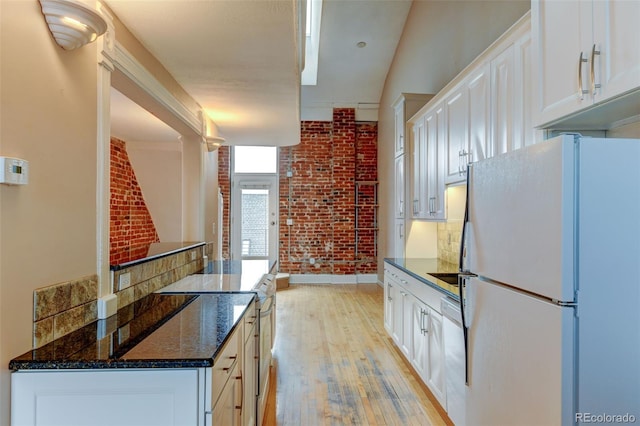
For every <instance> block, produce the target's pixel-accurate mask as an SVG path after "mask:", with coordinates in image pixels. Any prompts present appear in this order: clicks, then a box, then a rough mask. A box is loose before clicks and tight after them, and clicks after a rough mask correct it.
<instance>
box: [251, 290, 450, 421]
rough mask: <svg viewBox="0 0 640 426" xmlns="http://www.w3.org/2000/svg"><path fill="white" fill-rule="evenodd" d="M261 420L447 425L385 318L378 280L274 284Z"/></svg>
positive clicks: (442, 414)
mask: <svg viewBox="0 0 640 426" xmlns="http://www.w3.org/2000/svg"><path fill="white" fill-rule="evenodd" d="M276 297H277V305H276V306H277V311H276V324H277V325H276V343H275V347H274V366H273V367H272V368H271V389H270V393H269V397H268V401H267V407H266V413H265V418H264V422H263V425H268V426H271V425H421V426H424V425H445V424H446V425H451V422H450V421H449V419H448V418H447V417H446V414H444V413H443V412H442V410H441V408H440V407H439V406H438V405H437V403H435V402H432V400H433V401H435V399H433V396H432V395H430V393H429V391H428V389H427V388H426V387H425V386H424V385H423V384H422V383H421V382H420V381H419V378H418V376H417V375H416V374H415V371H413V369H412V368H411V367H410V366H409V365H408V363H406V362H405V360H404V358H403V357H402V355H401V354H400V353H399V352H398V350H397V349H396V348H395V346H394V345H393V343H392V341H391V339H390V337H389V335H388V334H387V332H386V331H385V329H384V324H383V315H384V313H383V290H382V288H381V287H380V286H378V285H376V284H358V285H335V284H332V285H291V286H290V287H289V288H287V289H283V290H278V293H277V296H276Z"/></svg>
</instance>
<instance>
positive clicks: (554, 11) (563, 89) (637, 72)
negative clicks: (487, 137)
mask: <svg viewBox="0 0 640 426" xmlns="http://www.w3.org/2000/svg"><path fill="white" fill-rule="evenodd" d="M531 12H532V32H533V41H534V55H535V61H534V63H535V64H536V68H535V72H536V76H535V77H534V78H535V79H536V93H535V95H536V96H535V108H534V113H535V118H534V125H535V126H538V127H545V126H549V125H553V124H554V123H556V122H558V121H559V120H560V119H562V118H564V117H567V116H571V115H573V114H575V113H577V112H579V111H581V110H583V109H586V108H589V107H591V106H592V105H594V104H598V103H602V102H604V101H607V100H610V99H611V98H613V97H616V96H619V95H621V94H624V93H626V92H630V91H634V90H637V89H638V88H640V44H639V43H638V40H639V39H640V29H639V28H638V22H640V2H638V1H635V0H634V1H621V0H571V1H567V0H533V1H532V2H531ZM636 113H637V112H636ZM623 118H624V117H623Z"/></svg>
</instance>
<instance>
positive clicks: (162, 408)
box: [11, 369, 204, 426]
mask: <svg viewBox="0 0 640 426" xmlns="http://www.w3.org/2000/svg"><path fill="white" fill-rule="evenodd" d="M200 381H201V378H200V377H199V373H198V370H195V369H184V370H171V369H152V370H136V369H123V370H117V369H108V370H83V371H53V370H48V371H28V372H22V371H18V372H14V373H12V374H11V408H12V411H11V421H12V424H13V425H43V424H44V425H87V426H91V425H95V426H99V425H123V424H131V425H133V424H135V425H140V426H144V425H148V426H152V425H153V426H155V425H159V426H175V425H198V424H202V422H203V421H204V410H203V407H202V402H203V400H204V395H202V394H199V390H198V383H199V382H200ZM107 407H108V408H107ZM116 408H117V409H116Z"/></svg>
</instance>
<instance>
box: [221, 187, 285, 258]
mask: <svg viewBox="0 0 640 426" xmlns="http://www.w3.org/2000/svg"><path fill="white" fill-rule="evenodd" d="M275 188H276V178H275V176H255V175H254V176H243V177H242V178H240V179H237V181H236V184H234V195H235V197H234V198H235V200H236V202H235V203H234V207H235V211H233V212H232V221H233V230H234V232H233V233H232V240H233V241H232V251H233V258H234V259H271V260H276V259H277V235H278V222H277V219H278V216H277V198H276V190H275Z"/></svg>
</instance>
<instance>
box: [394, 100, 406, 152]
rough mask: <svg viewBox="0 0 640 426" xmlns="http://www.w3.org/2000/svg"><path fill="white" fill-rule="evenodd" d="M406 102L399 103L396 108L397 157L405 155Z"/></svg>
mask: <svg viewBox="0 0 640 426" xmlns="http://www.w3.org/2000/svg"><path fill="white" fill-rule="evenodd" d="M404 108H405V105H404V101H402V102H400V103H398V104H397V105H396V106H395V121H394V128H395V156H396V157H397V156H399V155H402V154H404V145H405V143H404V128H405V122H404Z"/></svg>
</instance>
